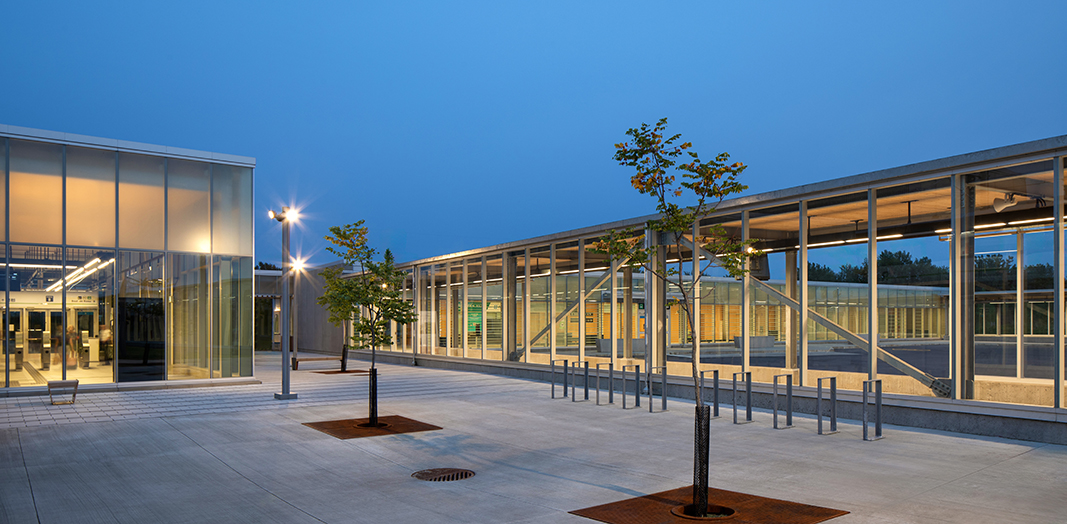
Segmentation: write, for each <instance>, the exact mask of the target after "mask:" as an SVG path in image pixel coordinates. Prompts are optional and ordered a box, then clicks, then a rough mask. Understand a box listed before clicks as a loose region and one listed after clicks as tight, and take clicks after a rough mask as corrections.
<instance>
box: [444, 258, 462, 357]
mask: <svg viewBox="0 0 1067 524" xmlns="http://www.w3.org/2000/svg"><path fill="white" fill-rule="evenodd" d="M448 274H449V277H448V280H449V284H448V288H449V293H450V294H451V298H450V303H451V305H452V310H451V311H450V312H449V317H450V320H449V324H450V325H451V331H450V333H449V351H448V354H449V355H452V356H457V357H461V356H463V323H464V319H463V303H464V301H465V300H466V298H465V297H464V296H463V262H459V261H457V262H452V264H451V265H450V266H449V270H448Z"/></svg>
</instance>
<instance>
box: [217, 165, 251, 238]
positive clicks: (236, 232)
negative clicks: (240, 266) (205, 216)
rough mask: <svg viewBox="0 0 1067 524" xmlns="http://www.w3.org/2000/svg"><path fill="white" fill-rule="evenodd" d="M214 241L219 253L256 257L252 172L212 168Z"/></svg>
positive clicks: (229, 167) (218, 167) (230, 168)
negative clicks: (253, 238)
mask: <svg viewBox="0 0 1067 524" xmlns="http://www.w3.org/2000/svg"><path fill="white" fill-rule="evenodd" d="M211 177H212V182H211V190H212V208H211V209H212V217H211V220H212V222H213V223H212V225H211V230H212V231H211V232H212V236H211V242H212V250H213V251H214V252H215V253H225V254H230V255H247V256H251V255H252V170H251V169H250V168H247V167H238V166H227V165H221V164H214V165H212V168H211Z"/></svg>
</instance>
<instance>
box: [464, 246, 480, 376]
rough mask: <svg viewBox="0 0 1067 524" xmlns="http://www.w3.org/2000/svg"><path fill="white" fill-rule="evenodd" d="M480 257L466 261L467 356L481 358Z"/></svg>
mask: <svg viewBox="0 0 1067 524" xmlns="http://www.w3.org/2000/svg"><path fill="white" fill-rule="evenodd" d="M482 284H483V282H482V259H480V258H476V259H474V260H468V261H467V324H466V325H467V356H468V357H470V358H482V330H483V329H484V328H483V327H482V326H483V323H482Z"/></svg>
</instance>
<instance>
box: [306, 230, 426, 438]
mask: <svg viewBox="0 0 1067 524" xmlns="http://www.w3.org/2000/svg"><path fill="white" fill-rule="evenodd" d="M326 240H329V241H330V242H331V243H332V244H333V246H329V247H327V248H326V250H327V251H329V252H330V253H333V254H334V255H337V256H338V257H341V260H342V261H343V262H344V267H351V268H352V269H353V270H354V273H353V274H352V275H342V271H343V267H342V266H334V267H330V268H326V269H325V270H323V271H322V277H323V279H325V286H324V287H323V293H322V296H321V297H319V299H318V303H319V305H321V306H323V307H325V308H326V311H328V312H329V314H330V318H329V320H330V322H331V323H333V324H334V325H335V326H343V325H346V324H347V323H348V322H351V323H352V326H353V327H352V332H351V334H350V335H349V337H348V341H350V342H351V344H352V346H353V347H370V349H371V367H370V399H369V410H370V416H369V417H368V418H369V421H368V424H369V425H371V426H377V425H378V370H377V368H376V367H375V357H376V354H377V349H378V347H379V346H382V345H389V344H392V343H393V334H392V331H391V330H390V329H389V325H390V321H392V322H396V323H398V324H409V323H411V322H414V321H415V309H414V307H412V304H411V303H410V302H407V301H405V300H404V298H403V296H401V292H402V291H401V289H402V286H403V283H404V273H402V272H400V271H399V270H397V268H396V266H395V265H394V261H393V254H392V253H391V252H390V251H389V250H388V249H386V250H385V254H384V255H383V257H382V261H381V262H376V261H375V260H374V258H375V255H377V253H378V252H377V251H376V250H375V249H374V248H372V247H370V245H369V244H368V241H367V227H366V226H364V225H363V221H362V220H360V221H359V222H356V223H355V224H347V225H344V226H334V227H331V228H330V235H326ZM348 341H346V342H348Z"/></svg>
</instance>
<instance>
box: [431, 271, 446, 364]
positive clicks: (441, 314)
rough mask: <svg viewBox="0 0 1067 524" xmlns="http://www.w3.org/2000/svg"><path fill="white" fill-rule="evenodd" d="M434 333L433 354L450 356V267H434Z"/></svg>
mask: <svg viewBox="0 0 1067 524" xmlns="http://www.w3.org/2000/svg"><path fill="white" fill-rule="evenodd" d="M432 293H433V300H434V304H433V307H434V310H433V312H434V332H433V354H434V355H447V354H448V348H447V345H448V267H447V266H446V265H445V264H437V265H435V266H434V267H433V291H432Z"/></svg>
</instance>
